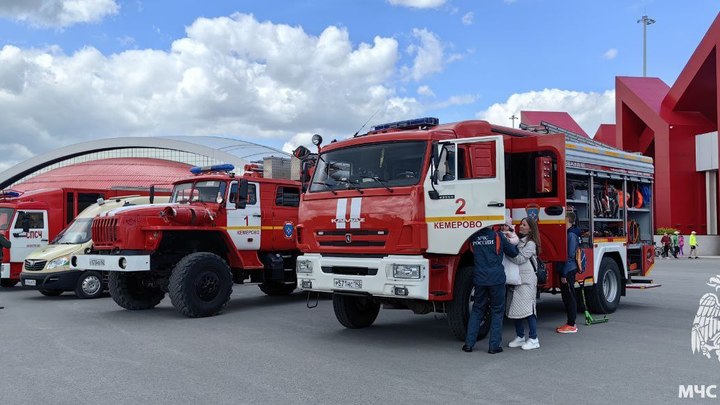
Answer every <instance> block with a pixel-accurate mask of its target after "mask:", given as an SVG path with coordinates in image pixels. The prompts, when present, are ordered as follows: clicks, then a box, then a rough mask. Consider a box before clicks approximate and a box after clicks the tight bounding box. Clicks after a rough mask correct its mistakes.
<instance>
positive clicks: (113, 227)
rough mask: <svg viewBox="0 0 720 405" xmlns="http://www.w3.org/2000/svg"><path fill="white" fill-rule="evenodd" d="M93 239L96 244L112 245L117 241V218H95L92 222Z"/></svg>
mask: <svg viewBox="0 0 720 405" xmlns="http://www.w3.org/2000/svg"><path fill="white" fill-rule="evenodd" d="M92 239H93V243H94V244H95V245H110V244H112V243H114V242H116V241H117V218H115V217H104V218H95V219H94V220H93V224H92Z"/></svg>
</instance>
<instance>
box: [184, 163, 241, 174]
mask: <svg viewBox="0 0 720 405" xmlns="http://www.w3.org/2000/svg"><path fill="white" fill-rule="evenodd" d="M233 170H235V166H233V165H232V164H230V163H223V164H219V165H212V166H195V167H193V168H191V169H190V173H192V174H200V173H210V172H231V171H233Z"/></svg>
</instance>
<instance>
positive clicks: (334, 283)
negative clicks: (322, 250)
mask: <svg viewBox="0 0 720 405" xmlns="http://www.w3.org/2000/svg"><path fill="white" fill-rule="evenodd" d="M398 266H402V268H403V269H408V268H413V271H412V272H413V273H414V272H415V269H417V270H418V273H419V274H414V276H415V278H403V277H400V276H401V274H399V273H402V272H399V271H398V270H399V269H397V268H398ZM308 269H309V272H308ZM296 270H297V271H296V273H297V282H298V286H299V287H300V288H301V289H303V290H305V291H317V292H330V293H341V294H343V293H344V294H362V295H372V296H376V297H387V298H406V299H420V300H427V299H428V296H429V275H430V274H429V271H430V264H429V261H428V260H427V259H426V258H424V257H422V256H385V257H382V258H366V257H326V256H322V255H320V254H306V255H302V256H300V257H298V259H297V267H296Z"/></svg>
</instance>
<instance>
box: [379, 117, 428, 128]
mask: <svg viewBox="0 0 720 405" xmlns="http://www.w3.org/2000/svg"><path fill="white" fill-rule="evenodd" d="M438 124H440V120H439V119H437V118H435V117H425V118H415V119H412V120H405V121H395V122H388V123H387V124H380V125H375V126H374V127H373V131H384V130H386V129H407V128H420V127H434V126H436V125H438Z"/></svg>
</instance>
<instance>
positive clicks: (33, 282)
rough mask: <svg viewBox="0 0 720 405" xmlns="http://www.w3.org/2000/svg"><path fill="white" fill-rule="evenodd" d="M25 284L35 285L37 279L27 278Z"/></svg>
mask: <svg viewBox="0 0 720 405" xmlns="http://www.w3.org/2000/svg"><path fill="white" fill-rule="evenodd" d="M25 285H26V286H34V285H35V280H25Z"/></svg>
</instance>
